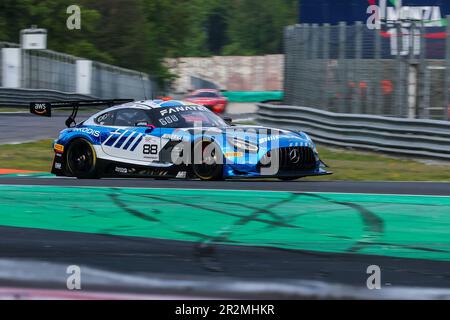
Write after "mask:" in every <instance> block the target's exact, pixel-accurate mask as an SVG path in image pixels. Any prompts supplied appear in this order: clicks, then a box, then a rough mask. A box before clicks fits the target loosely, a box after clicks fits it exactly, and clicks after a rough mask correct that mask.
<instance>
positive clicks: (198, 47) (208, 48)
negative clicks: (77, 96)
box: [0, 0, 298, 78]
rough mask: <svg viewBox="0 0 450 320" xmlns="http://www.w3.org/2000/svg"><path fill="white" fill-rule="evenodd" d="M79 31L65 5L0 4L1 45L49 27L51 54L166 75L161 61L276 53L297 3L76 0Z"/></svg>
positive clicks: (55, 0)
mask: <svg viewBox="0 0 450 320" xmlns="http://www.w3.org/2000/svg"><path fill="white" fill-rule="evenodd" d="M77 3H78V4H79V5H80V6H81V9H82V11H81V18H82V28H81V30H68V29H67V28H66V20H67V18H68V14H67V13H66V10H67V7H68V6H70V5H72V4H73V1H71V0H1V1H0V41H9V42H15V43H17V42H18V41H19V32H20V30H21V29H24V28H28V27H30V26H31V25H37V26H38V27H40V28H46V29H47V30H48V45H49V48H50V49H53V50H56V51H61V52H66V53H69V54H73V55H76V56H82V57H86V58H89V59H94V60H99V61H103V62H106V63H112V64H116V65H119V66H123V67H127V68H132V69H137V70H141V71H145V72H149V73H152V74H154V75H156V76H157V77H160V78H167V77H169V76H170V75H169V73H168V72H167V70H166V69H165V68H164V64H163V59H164V58H168V57H182V56H208V55H211V54H215V55H219V54H226V55H254V54H269V53H279V52H281V51H282V30H283V27H284V26H285V25H288V24H292V23H295V22H296V13H297V9H296V5H297V3H298V0H228V1H223V0H95V1H92V0H79V1H78V2H77Z"/></svg>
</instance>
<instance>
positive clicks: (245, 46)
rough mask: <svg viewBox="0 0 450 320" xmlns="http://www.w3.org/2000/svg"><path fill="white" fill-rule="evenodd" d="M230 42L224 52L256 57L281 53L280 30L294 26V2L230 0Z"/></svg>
mask: <svg viewBox="0 0 450 320" xmlns="http://www.w3.org/2000/svg"><path fill="white" fill-rule="evenodd" d="M229 3H230V13H229V15H228V17H229V19H228V31H227V34H228V38H229V43H228V44H227V45H226V46H225V47H224V49H223V53H224V54H226V55H231V54H244V55H259V54H270V53H280V52H282V39H283V28H284V27H285V26H286V25H289V24H293V23H296V20H297V18H296V17H297V9H296V5H297V1H295V0H230V2H229Z"/></svg>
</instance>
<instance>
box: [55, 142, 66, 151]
mask: <svg viewBox="0 0 450 320" xmlns="http://www.w3.org/2000/svg"><path fill="white" fill-rule="evenodd" d="M54 149H55V151H57V152H61V153H63V152H64V146H63V145H62V144H57V143H56V144H55V147H54Z"/></svg>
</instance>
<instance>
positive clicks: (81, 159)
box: [66, 139, 99, 179]
mask: <svg viewBox="0 0 450 320" xmlns="http://www.w3.org/2000/svg"><path fill="white" fill-rule="evenodd" d="M96 163H97V154H96V153H95V149H94V146H93V145H92V144H91V143H90V142H89V141H87V140H86V139H77V140H74V141H73V142H72V143H71V144H70V146H69V149H68V150H67V154H66V169H67V173H68V176H72V177H76V178H78V179H98V178H99V176H98V174H97V168H96Z"/></svg>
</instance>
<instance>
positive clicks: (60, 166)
mask: <svg viewBox="0 0 450 320" xmlns="http://www.w3.org/2000/svg"><path fill="white" fill-rule="evenodd" d="M55 169H57V170H61V169H62V164H61V163H59V162H55Z"/></svg>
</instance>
